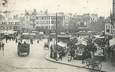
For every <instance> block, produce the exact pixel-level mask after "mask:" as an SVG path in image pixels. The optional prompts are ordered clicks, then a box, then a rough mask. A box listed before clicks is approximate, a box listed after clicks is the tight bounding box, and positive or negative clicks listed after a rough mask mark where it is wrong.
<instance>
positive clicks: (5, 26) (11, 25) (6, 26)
mask: <svg viewBox="0 0 115 72" xmlns="http://www.w3.org/2000/svg"><path fill="white" fill-rule="evenodd" d="M1 17H2V18H1V19H0V30H19V28H20V21H19V20H18V19H14V17H13V15H12V16H11V15H10V14H7V13H5V14H4V13H1Z"/></svg>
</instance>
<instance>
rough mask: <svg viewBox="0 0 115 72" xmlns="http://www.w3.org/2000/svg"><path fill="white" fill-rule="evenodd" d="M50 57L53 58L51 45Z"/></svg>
mask: <svg viewBox="0 0 115 72" xmlns="http://www.w3.org/2000/svg"><path fill="white" fill-rule="evenodd" d="M50 58H53V47H52V45H51V47H50Z"/></svg>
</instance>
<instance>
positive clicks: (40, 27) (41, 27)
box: [36, 26, 55, 29]
mask: <svg viewBox="0 0 115 72" xmlns="http://www.w3.org/2000/svg"><path fill="white" fill-rule="evenodd" d="M36 29H55V27H54V26H51V27H50V26H37V27H36Z"/></svg>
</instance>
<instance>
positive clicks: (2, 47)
mask: <svg viewBox="0 0 115 72" xmlns="http://www.w3.org/2000/svg"><path fill="white" fill-rule="evenodd" d="M2 50H3V51H4V43H3V42H2Z"/></svg>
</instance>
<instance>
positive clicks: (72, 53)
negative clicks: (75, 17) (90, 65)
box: [50, 39, 97, 63]
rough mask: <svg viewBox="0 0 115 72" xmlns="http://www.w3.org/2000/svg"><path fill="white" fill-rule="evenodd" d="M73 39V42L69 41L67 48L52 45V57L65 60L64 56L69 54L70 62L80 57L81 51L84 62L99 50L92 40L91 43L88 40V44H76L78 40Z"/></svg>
mask: <svg viewBox="0 0 115 72" xmlns="http://www.w3.org/2000/svg"><path fill="white" fill-rule="evenodd" d="M73 40H74V39H73ZM73 40H72V41H71V42H68V45H67V48H66V49H65V48H63V47H61V48H59V46H58V45H57V46H51V47H50V57H51V58H53V59H55V60H56V61H57V60H63V57H66V56H67V57H68V62H70V61H72V60H74V59H75V58H77V57H79V56H78V53H80V56H81V58H80V59H81V60H82V63H84V61H85V60H86V59H89V58H93V57H94V55H95V52H96V51H97V47H96V46H95V44H94V43H93V42H92V41H91V42H90V43H89V41H88V43H87V45H84V46H78V45H75V43H76V41H73ZM54 47H55V48H54ZM80 51H81V52H80ZM77 59H78V58H77Z"/></svg>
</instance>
